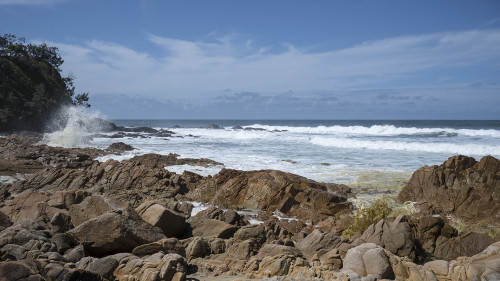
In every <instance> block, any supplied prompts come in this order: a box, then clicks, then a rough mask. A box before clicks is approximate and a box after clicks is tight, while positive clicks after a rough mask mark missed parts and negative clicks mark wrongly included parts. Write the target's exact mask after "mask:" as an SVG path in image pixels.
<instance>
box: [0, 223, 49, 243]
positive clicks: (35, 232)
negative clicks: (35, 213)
mask: <svg viewBox="0 0 500 281" xmlns="http://www.w3.org/2000/svg"><path fill="white" fill-rule="evenodd" d="M45 227H46V226H44V225H43V224H41V223H40V222H34V221H31V220H20V221H18V222H17V223H15V224H13V225H11V226H10V227H8V228H6V229H4V230H3V231H2V232H0V247H3V246H4V245H7V244H16V245H24V244H26V243H28V242H30V241H31V240H37V241H46V242H48V241H49V239H48V238H47V237H48V236H50V233H49V232H47V231H44V228H45Z"/></svg>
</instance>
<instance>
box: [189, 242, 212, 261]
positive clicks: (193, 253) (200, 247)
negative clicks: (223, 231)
mask: <svg viewBox="0 0 500 281" xmlns="http://www.w3.org/2000/svg"><path fill="white" fill-rule="evenodd" d="M209 254H210V245H208V242H207V241H206V240H205V239H203V238H200V237H197V238H195V239H194V240H193V241H191V243H189V245H188V246H187V248H186V257H187V259H188V260H191V259H193V258H202V257H205V256H207V255H209Z"/></svg>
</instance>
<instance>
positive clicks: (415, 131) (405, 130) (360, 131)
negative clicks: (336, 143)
mask: <svg viewBox="0 0 500 281" xmlns="http://www.w3.org/2000/svg"><path fill="white" fill-rule="evenodd" d="M246 128H259V129H265V130H268V131H275V130H278V131H289V132H291V133H304V134H336V135H341V134H344V135H371V136H420V137H455V136H469V137H496V138H500V131H499V130H495V129H453V128H415V127H396V126H394V125H373V126H369V127H367V126H339V125H335V126H317V127H292V126H269V125H260V124H254V125H251V126H246Z"/></svg>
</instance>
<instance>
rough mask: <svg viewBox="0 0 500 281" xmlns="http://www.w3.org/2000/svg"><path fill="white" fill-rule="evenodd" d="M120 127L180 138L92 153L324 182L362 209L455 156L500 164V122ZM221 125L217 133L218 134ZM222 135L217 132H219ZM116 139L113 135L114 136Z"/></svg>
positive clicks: (151, 123)
mask: <svg viewBox="0 0 500 281" xmlns="http://www.w3.org/2000/svg"><path fill="white" fill-rule="evenodd" d="M112 121H113V122H114V123H115V124H117V125H119V126H126V127H129V126H148V127H153V128H155V129H166V130H169V131H172V132H174V133H175V134H173V136H172V137H153V136H149V135H148V134H142V136H141V137H127V138H107V137H93V138H92V139H91V140H90V141H89V142H86V143H85V146H93V147H98V148H106V147H107V146H109V145H110V144H111V143H113V142H119V141H122V142H125V143H127V144H130V145H132V146H133V147H135V148H136V150H134V151H132V152H127V153H125V154H123V155H108V156H104V157H100V158H98V160H100V161H105V160H107V159H110V158H113V159H117V160H122V159H127V158H131V157H133V156H134V155H138V154H144V153H159V154H169V153H176V154H179V155H180V157H181V158H209V159H212V160H215V161H217V162H220V163H223V165H221V166H216V167H209V168H203V167H194V166H186V165H183V166H169V167H167V169H168V170H169V171H173V172H177V173H182V172H183V171H184V170H188V171H192V172H195V173H198V174H201V175H213V174H216V173H217V172H219V170H220V169H222V168H229V169H239V170H261V169H276V170H281V171H285V172H290V173H294V174H297V175H300V176H304V177H306V178H310V179H313V180H316V181H320V182H329V183H342V184H346V185H348V186H350V187H351V188H353V190H354V191H355V192H356V193H357V197H358V199H357V201H358V203H359V202H372V201H373V200H374V199H376V198H379V197H386V198H394V197H395V196H397V194H398V192H399V190H401V188H402V187H403V186H404V185H405V184H406V182H407V181H408V179H409V178H410V177H411V175H412V173H413V172H414V171H415V170H417V169H418V168H420V167H422V166H424V165H439V164H442V163H443V162H444V161H446V160H447V159H448V158H449V157H451V156H453V155H458V154H462V155H467V156H472V157H474V158H476V160H479V159H480V158H481V157H483V156H486V155H492V156H494V157H497V158H499V157H500V121H459V120H454V121H407V120H390V121H388V120H366V121H364V120H356V121H355V120H112ZM214 125H217V126H214ZM217 127H218V128H217ZM110 134H112V133H110Z"/></svg>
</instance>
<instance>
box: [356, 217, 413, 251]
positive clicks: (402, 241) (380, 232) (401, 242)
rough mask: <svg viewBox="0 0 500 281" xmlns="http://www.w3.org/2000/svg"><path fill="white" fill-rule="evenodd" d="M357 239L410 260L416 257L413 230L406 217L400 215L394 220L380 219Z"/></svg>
mask: <svg viewBox="0 0 500 281" xmlns="http://www.w3.org/2000/svg"><path fill="white" fill-rule="evenodd" d="M359 240H361V241H362V243H374V244H377V245H379V246H381V247H383V248H385V249H386V250H388V251H390V252H391V253H393V254H395V255H398V256H400V257H404V256H407V257H409V258H410V259H412V260H414V259H416V258H417V253H416V245H415V239H414V236H413V232H412V230H411V227H410V225H409V224H408V222H407V221H406V218H405V217H404V216H401V215H400V216H398V217H397V218H396V219H395V220H394V221H389V220H380V221H379V222H377V223H376V224H372V225H370V226H369V227H368V229H366V230H365V232H363V235H361V237H360V238H359ZM356 243H357V244H359V242H356Z"/></svg>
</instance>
